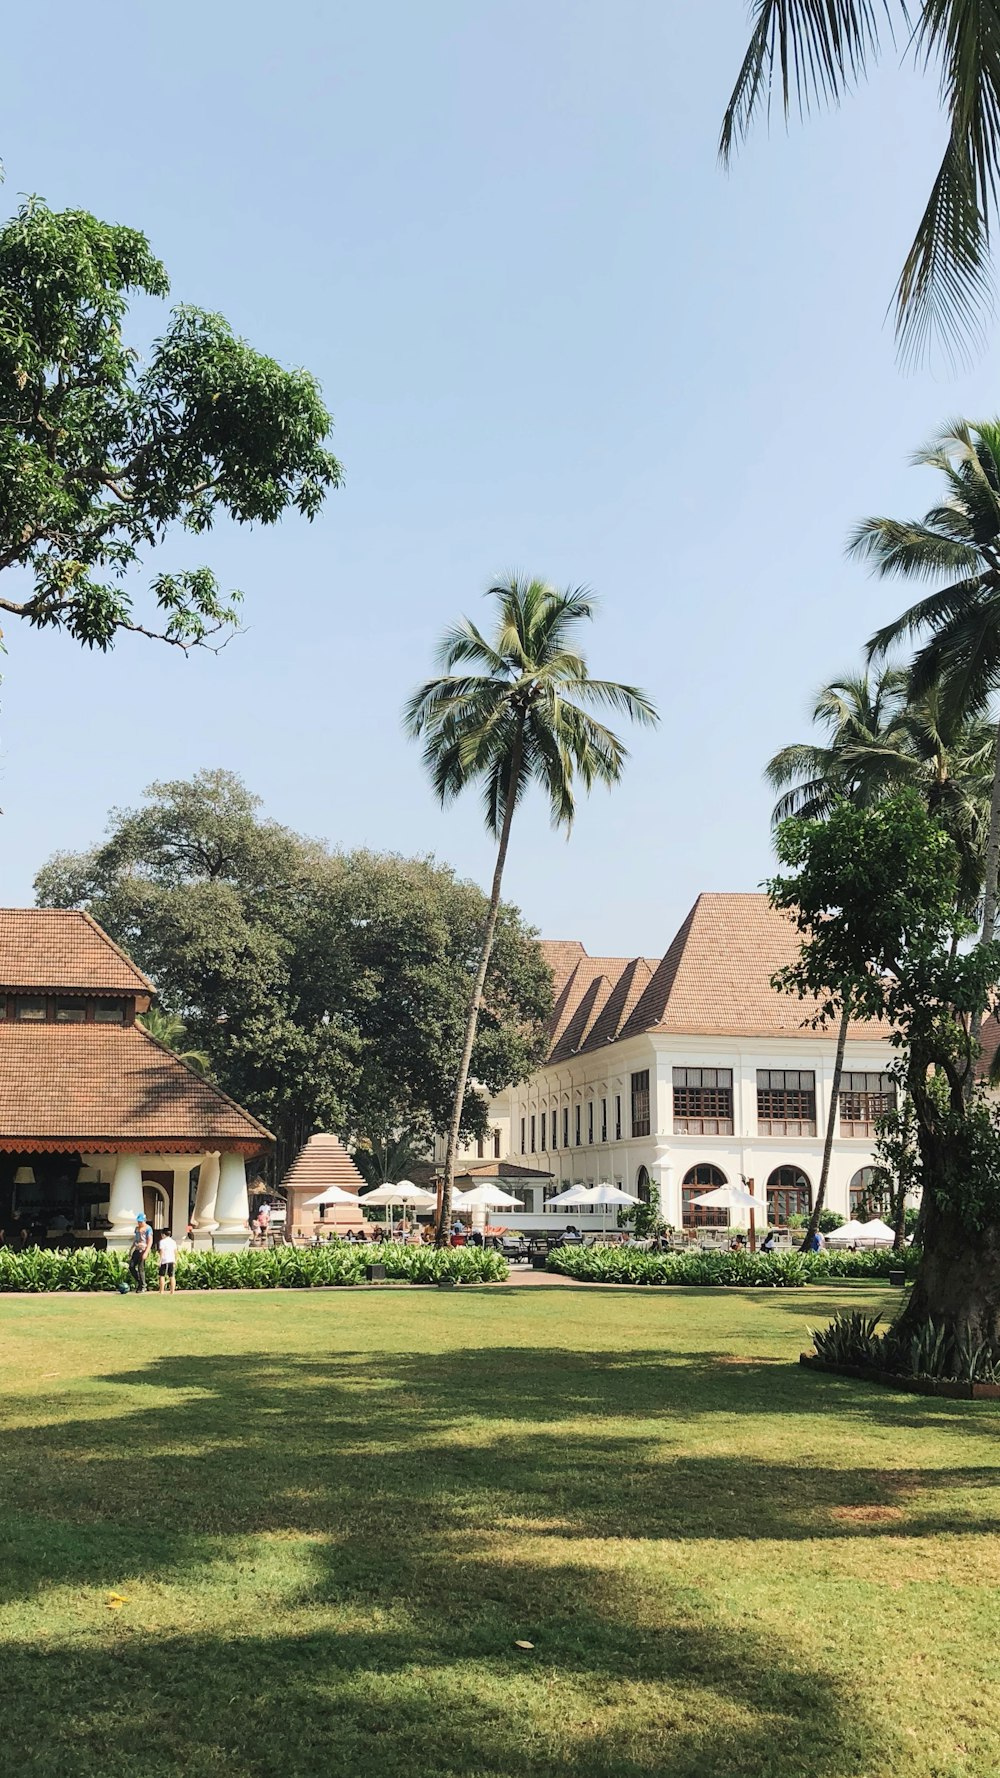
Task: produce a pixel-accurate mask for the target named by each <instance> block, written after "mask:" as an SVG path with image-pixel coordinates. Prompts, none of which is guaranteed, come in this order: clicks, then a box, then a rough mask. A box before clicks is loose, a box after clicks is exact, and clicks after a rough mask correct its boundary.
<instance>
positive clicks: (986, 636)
mask: <svg viewBox="0 0 1000 1778" xmlns="http://www.w3.org/2000/svg"><path fill="white" fill-rule="evenodd" d="M914 461H915V462H916V463H917V464H926V465H928V466H929V467H931V468H934V469H937V470H939V471H940V473H941V474H942V475H943V476H944V479H945V486H946V493H945V497H944V499H943V500H942V501H941V503H940V505H938V506H934V507H932V508H931V509H930V511H929V512H928V513H926V514H925V516H924V518H923V519H914V520H907V519H886V518H872V519H865V521H864V523H863V524H861V525H859V526H858V528H857V530H856V532H855V533H854V536H853V537H852V539H851V542H850V545H849V548H850V551H851V553H852V554H853V555H855V556H857V557H860V558H861V559H862V560H863V561H867V562H868V563H869V564H870V565H871V567H872V569H873V570H874V572H875V573H876V574H878V575H880V576H882V577H885V576H888V575H899V576H900V577H902V578H903V579H906V580H944V581H945V583H946V584H945V585H944V586H939V587H938V589H937V590H936V591H935V592H932V593H930V594H929V595H928V596H927V597H926V598H925V599H920V600H918V601H917V603H916V604H915V605H911V606H910V608H909V610H907V611H904V612H903V615H902V616H901V617H898V618H897V619H896V620H895V622H894V623H890V624H886V625H884V627H883V628H882V629H881V630H878V631H877V632H876V634H875V635H874V636H873V637H872V639H871V641H870V643H869V644H868V652H869V655H870V657H871V658H872V659H877V658H880V657H882V656H884V655H886V654H887V653H888V652H889V650H890V649H891V648H893V647H894V646H895V644H897V643H898V642H900V641H902V640H903V639H904V638H906V637H912V636H920V635H924V634H926V633H927V632H928V631H929V632H930V634H929V636H928V637H927V640H926V641H925V642H924V643H923V645H922V646H921V647H920V649H919V650H918V652H917V655H916V658H915V660H914V662H913V666H912V669H911V674H910V679H911V693H912V697H913V698H914V699H915V700H919V699H921V698H924V697H926V696H927V695H928V693H929V692H930V691H931V690H932V688H935V687H936V688H937V692H936V696H937V710H938V715H939V718H940V720H941V721H942V723H944V724H946V725H949V726H951V728H952V729H954V728H955V727H956V725H960V724H961V723H962V722H963V721H965V722H967V723H973V722H975V720H976V719H978V718H981V717H982V715H983V713H984V711H986V710H987V709H988V708H989V705H990V702H991V700H992V698H993V695H994V694H995V693H996V691H997V690H998V689H1000V422H998V421H990V422H989V423H988V424H983V425H978V426H970V425H969V424H968V423H967V422H966V421H964V420H959V421H956V422H955V424H954V425H952V426H950V427H949V428H948V430H947V431H946V432H945V433H944V434H943V436H942V437H941V438H940V439H938V440H937V441H936V442H935V443H934V444H933V445H931V446H930V447H929V448H928V449H927V450H924V451H920V452H918V454H917V456H916V457H915V459H914ZM993 751H994V762H993V782H992V795H991V803H990V820H989V837H988V841H987V846H986V861H985V869H984V876H983V923H982V936H983V940H984V942H988V941H989V940H990V939H992V938H993V935H994V932H995V930H996V915H997V861H998V856H1000V730H998V732H997V736H996V739H995V741H994V748H993ZM977 1028H978V1027H977Z"/></svg>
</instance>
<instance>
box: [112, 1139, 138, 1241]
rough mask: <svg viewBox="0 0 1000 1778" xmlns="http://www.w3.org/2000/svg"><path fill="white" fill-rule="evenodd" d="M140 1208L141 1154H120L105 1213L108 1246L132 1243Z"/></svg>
mask: <svg viewBox="0 0 1000 1778" xmlns="http://www.w3.org/2000/svg"><path fill="white" fill-rule="evenodd" d="M141 1209H142V1157H141V1156H140V1155H137V1154H120V1155H119V1156H118V1159H117V1161H116V1162H115V1171H114V1177H113V1179H112V1181H111V1197H110V1200H109V1203H108V1216H109V1218H110V1220H111V1227H110V1229H109V1230H108V1246H109V1247H130V1246H131V1245H132V1230H133V1229H134V1227H135V1219H136V1217H137V1216H138V1214H139V1212H140V1210H141Z"/></svg>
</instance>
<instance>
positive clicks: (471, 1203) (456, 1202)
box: [451, 1185, 524, 1210]
mask: <svg viewBox="0 0 1000 1778" xmlns="http://www.w3.org/2000/svg"><path fill="white" fill-rule="evenodd" d="M451 1201H452V1205H453V1206H454V1208H455V1209H456V1210H523V1209H524V1199H523V1198H514V1197H512V1196H511V1194H510V1192H505V1191H501V1189H500V1187H499V1186H498V1185H474V1186H471V1187H470V1189H469V1190H468V1191H467V1192H452V1194H451Z"/></svg>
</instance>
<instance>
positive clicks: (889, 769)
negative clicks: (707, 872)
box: [765, 667, 996, 1246]
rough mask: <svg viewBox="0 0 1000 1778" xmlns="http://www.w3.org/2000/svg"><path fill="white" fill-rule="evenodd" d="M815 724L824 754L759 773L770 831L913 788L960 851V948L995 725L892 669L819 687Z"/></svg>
mask: <svg viewBox="0 0 1000 1778" xmlns="http://www.w3.org/2000/svg"><path fill="white" fill-rule="evenodd" d="M813 721H814V722H815V723H817V724H820V725H821V726H823V727H825V728H826V730H827V735H828V739H827V743H826V745H825V746H816V745H815V744H812V745H810V744H807V743H798V744H795V745H792V746H790V747H784V748H782V749H781V751H780V753H776V754H775V756H774V758H773V759H772V760H771V761H770V762H769V763H768V765H767V766H766V768H765V776H766V778H767V780H768V782H769V783H770V784H771V786H772V787H773V788H774V789H775V790H781V791H782V792H783V794H782V795H781V796H780V797H779V799H778V801H777V802H776V803H775V806H774V810H773V812H772V816H771V822H772V826H774V827H777V826H778V825H779V824H780V823H781V822H782V821H785V820H787V819H788V817H789V816H795V815H797V816H800V817H802V818H803V819H806V820H812V821H817V820H823V819H824V817H825V816H827V815H828V814H829V813H830V811H831V809H832V808H833V807H834V805H835V803H836V802H837V801H838V800H840V799H844V800H846V801H848V802H852V803H854V804H855V806H857V807H859V808H861V807H866V806H868V805H870V804H872V803H874V802H877V801H878V800H879V798H880V797H882V796H884V795H886V794H888V793H889V792H890V791H893V790H899V789H902V788H903V787H904V786H907V785H912V786H913V787H914V788H915V789H917V790H919V791H920V793H921V795H922V796H923V797H924V798H925V800H926V803H927V807H928V810H929V811H930V813H931V814H933V815H935V816H936V818H937V820H938V821H939V823H940V824H941V826H942V827H944V828H945V830H946V832H948V833H949V834H950V836H951V838H952V840H953V841H954V843H955V846H956V848H957V851H958V855H959V860H960V875H959V895H958V905H957V907H956V909H955V916H956V918H955V926H956V936H955V944H956V946H957V944H958V934H959V931H960V929H961V923H962V921H963V920H964V919H965V918H967V917H968V915H969V914H970V913H971V912H972V910H973V909H974V908H975V906H976V903H977V901H978V898H979V895H980V892H981V889H982V882H983V856H984V852H985V844H986V829H987V825H988V817H987V811H988V809H989V805H990V791H991V785H992V778H993V757H994V753H995V751H996V735H995V732H994V730H993V727H992V724H991V723H989V722H985V721H983V720H982V719H981V718H979V717H972V718H966V717H965V716H963V715H961V714H960V713H956V712H955V711H954V710H953V709H952V707H951V706H950V704H949V702H948V700H947V699H946V698H945V696H944V694H943V691H942V688H941V686H940V685H935V684H931V685H929V686H928V687H927V688H926V689H925V690H924V691H923V692H922V693H921V695H920V696H919V697H914V696H912V687H911V676H910V673H909V672H908V671H907V670H905V669H902V668H898V667H897V668H893V667H887V668H885V669H883V671H882V673H881V675H880V676H879V677H878V678H877V679H875V680H874V682H873V681H872V680H870V678H869V676H868V675H867V674H866V673H859V674H855V675H853V676H848V677H847V678H844V679H839V680H834V681H833V683H832V684H830V685H827V686H824V688H823V690H822V691H821V692H820V693H819V695H818V697H817V699H816V703H815V706H814V709H813ZM849 1024H850V1007H849V1006H848V1005H845V1006H844V1008H843V1011H842V1014H841V1021H840V1028H839V1032H838V1036H837V1050H836V1056H835V1059H834V1066H833V1083H832V1104H833V1107H834V1112H833V1114H832V1115H831V1116H830V1118H829V1119H828V1120H827V1127H826V1135H825V1140H824V1143H823V1160H822V1164H821V1169H820V1180H819V1187H818V1190H817V1192H816V1198H815V1201H814V1204H813V1209H812V1215H811V1217H810V1221H809V1227H808V1229H807V1231H806V1237H805V1242H806V1245H808V1242H809V1241H810V1240H811V1239H812V1236H813V1235H814V1234H815V1232H816V1229H817V1228H818V1227H819V1219H820V1214H821V1212H822V1210H823V1206H824V1204H825V1201H826V1190H827V1185H828V1182H829V1177H830V1162H831V1158H832V1154H833V1132H834V1122H835V1108H836V1105H837V1102H838V1098H839V1094H840V1081H841V1076H842V1074H843V1068H844V1051H845V1047H846V1043H847V1033H848V1026H849ZM904 1203H905V1195H904V1197H901V1199H900V1202H899V1204H898V1206H897V1214H896V1221H897V1224H898V1229H897V1233H898V1236H899V1239H898V1240H897V1246H900V1245H901V1244H902V1230H903V1209H904Z"/></svg>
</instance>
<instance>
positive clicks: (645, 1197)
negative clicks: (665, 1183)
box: [635, 1167, 649, 1204]
mask: <svg viewBox="0 0 1000 1778" xmlns="http://www.w3.org/2000/svg"><path fill="white" fill-rule="evenodd" d="M635 1190H636V1196H637V1197H639V1198H641V1199H642V1202H643V1203H644V1204H648V1203H649V1173H648V1171H647V1169H646V1168H645V1167H640V1168H639V1171H638V1173H637V1174H636V1176H635Z"/></svg>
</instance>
